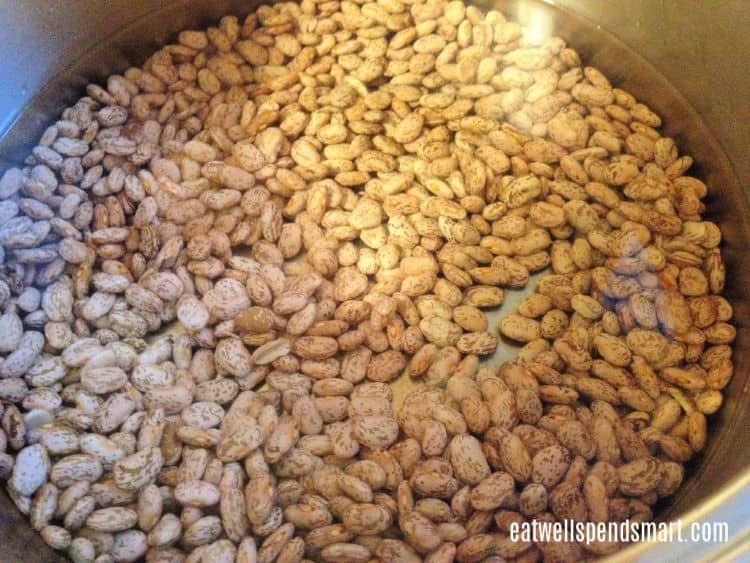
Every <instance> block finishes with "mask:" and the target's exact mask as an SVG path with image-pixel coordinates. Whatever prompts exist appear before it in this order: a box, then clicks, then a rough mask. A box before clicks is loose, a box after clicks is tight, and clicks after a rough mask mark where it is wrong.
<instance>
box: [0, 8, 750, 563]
mask: <svg viewBox="0 0 750 563" xmlns="http://www.w3.org/2000/svg"><path fill="white" fill-rule="evenodd" d="M256 4H257V2H247V0H171V1H165V0H108V1H107V2H101V1H100V0H69V1H66V2H54V3H50V2H47V1H45V0H25V1H24V2H0V22H2V23H3V26H2V28H0V45H2V49H1V50H0V85H2V86H1V87H0V171H1V170H3V169H5V168H7V167H9V166H11V165H13V164H18V163H19V162H21V161H22V160H23V158H24V157H25V156H26V155H27V154H28V153H29V150H30V149H31V147H32V146H33V144H34V141H35V139H37V138H38V137H39V135H40V134H41V132H42V131H43V130H44V128H45V127H46V125H47V124H49V123H50V122H52V121H53V120H55V119H57V117H58V115H59V113H60V111H61V110H62V109H63V108H64V107H65V106H66V105H69V104H70V103H72V102H73V101H75V99H76V98H77V97H78V96H80V95H81V93H82V92H83V87H84V86H85V85H86V84H87V83H88V82H90V81H93V82H96V81H101V80H102V79H103V78H106V76H108V75H109V74H111V73H114V72H121V71H122V70H124V69H125V68H127V67H128V66H130V65H131V64H139V63H141V62H142V61H143V60H144V59H145V58H146V56H147V55H148V54H149V53H150V52H152V51H153V50H154V49H155V48H157V47H158V46H159V45H161V44H164V43H165V42H166V41H168V40H170V39H171V38H173V37H174V36H175V35H176V32H177V31H179V30H180V29H183V28H187V27H205V26H207V25H209V24H210V23H212V22H214V21H216V20H218V18H219V17H221V16H222V15H225V14H228V13H233V14H237V15H244V14H246V13H248V12H249V11H250V10H251V9H252V8H253V7H254V6H255V5H256ZM476 4H477V5H478V6H480V7H482V8H490V7H498V8H500V9H502V10H503V11H505V12H506V13H508V14H509V15H511V16H513V17H515V18H517V19H519V20H520V21H521V22H522V23H523V24H524V25H529V26H532V27H534V28H535V29H537V30H539V32H540V33H544V32H548V31H554V33H555V34H558V35H561V36H562V37H563V38H565V39H566V40H567V41H568V42H569V43H570V44H571V45H572V46H574V47H575V48H577V49H578V50H579V52H580V53H581V54H582V56H583V58H584V60H586V61H587V62H589V63H591V64H593V65H595V66H598V67H599V68H601V69H603V70H604V71H605V73H606V74H607V76H609V77H610V78H612V79H613V81H614V82H615V83H616V84H617V85H618V86H622V87H623V88H626V89H628V90H630V91H632V92H633V93H634V94H635V95H636V96H637V97H638V98H640V99H643V100H644V101H646V102H648V103H649V104H650V105H651V106H652V107H653V108H654V109H655V110H656V111H658V112H659V113H660V114H661V115H662V116H664V118H665V122H666V133H667V134H668V135H671V136H674V137H675V138H676V139H677V140H678V143H679V146H680V148H681V149H682V151H684V152H687V153H689V154H691V155H693V156H694V157H695V158H696V162H697V165H696V167H695V170H694V171H692V173H693V174H697V175H699V176H700V177H701V178H702V179H703V180H704V181H706V183H707V184H708V185H709V188H710V196H709V198H708V200H707V202H706V203H707V207H708V210H709V213H708V214H709V216H710V217H711V218H712V219H713V220H715V221H717V222H718V223H719V224H720V225H721V228H722V231H723V233H724V241H725V242H724V246H723V251H724V254H725V258H726V262H727V269H728V276H727V277H728V284H727V285H728V287H727V296H728V298H729V299H730V300H731V301H732V303H733V305H734V307H735V320H736V322H737V325H738V329H739V330H738V338H737V344H736V352H735V362H736V372H735V376H734V379H733V380H732V382H731V384H730V386H729V388H728V389H727V394H726V402H725V405H724V407H723V408H722V410H721V411H720V413H719V414H718V415H716V416H714V417H712V419H711V423H710V424H711V426H710V428H711V431H712V432H711V435H710V439H709V444H708V446H707V448H706V450H705V452H704V453H703V454H702V455H701V456H700V457H699V458H697V459H696V460H694V461H693V462H691V464H690V466H689V468H688V479H687V480H686V482H685V484H684V485H683V487H682V488H681V489H680V491H679V492H678V494H677V495H676V496H675V497H674V498H673V499H671V501H670V503H669V504H668V505H665V506H664V507H663V509H662V511H661V513H660V514H659V517H660V518H662V519H677V518H681V519H682V520H683V522H684V524H685V525H687V524H688V523H689V522H690V521H711V520H718V521H727V522H729V531H730V542H729V543H728V544H724V545H710V544H694V543H685V544H660V545H636V546H632V547H630V548H629V549H628V550H626V551H625V552H623V553H621V554H619V555H617V556H616V557H614V558H613V559H616V560H620V561H633V560H639V561H654V560H658V561H678V560H681V561H704V560H705V561H718V560H726V561H730V560H738V559H745V560H747V559H748V558H749V557H750V555H748V553H750V551H748V550H749V549H750V548H748V547H747V545H746V542H748V541H750V468H748V467H749V463H748V462H750V448H747V447H745V442H746V437H747V436H748V435H750V402H749V401H748V400H747V397H746V393H747V390H748V383H749V381H748V372H749V371H750V370H749V369H748V368H749V367H750V331H748V321H749V320H750V309H749V308H750V297H749V294H750V291H749V290H750V283H748V279H750V226H748V224H747V221H746V218H747V217H748V216H749V215H748V190H749V189H750V159H747V158H746V154H745V153H746V149H747V141H748V139H750V106H749V105H748V100H750V74H748V72H747V71H748V67H747V61H749V60H750V36H748V34H747V33H746V31H747V29H750V3H747V2H743V1H742V0H724V1H723V2H718V1H713V2H705V1H703V0H683V1H680V2H677V1H674V2H664V1H661V0H642V1H641V2H610V1H602V0H554V1H550V2H548V3H546V4H543V3H539V2H537V1H536V0H528V1H526V0H494V1H493V0H477V1H476ZM636 51H637V52H638V53H639V54H640V55H637V54H635V52H636ZM678 92H680V93H681V94H680V93H678ZM0 538H2V543H0V559H1V560H2V561H5V562H6V563H16V562H22V561H23V562H24V563H32V562H42V561H44V562H49V561H58V560H61V557H60V555H59V554H57V553H53V552H52V551H51V550H49V548H47V547H46V546H45V545H44V544H43V543H42V541H41V540H40V539H39V538H38V537H37V536H36V534H35V533H34V532H33V531H32V530H31V529H30V527H29V526H28V524H27V522H26V520H25V518H24V517H22V516H21V515H20V514H19V513H18V512H17V511H16V510H15V508H14V507H13V505H12V503H11V502H10V501H9V499H8V498H7V497H6V496H5V495H0ZM748 545H750V544H748Z"/></svg>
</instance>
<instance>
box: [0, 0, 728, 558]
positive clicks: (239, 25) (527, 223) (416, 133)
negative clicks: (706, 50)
mask: <svg viewBox="0 0 750 563" xmlns="http://www.w3.org/2000/svg"><path fill="white" fill-rule="evenodd" d="M660 126H661V119H660V118H659V116H658V115H656V114H655V113H654V112H653V111H652V110H650V109H649V108H648V107H647V106H646V105H644V104H642V103H639V102H638V101H636V99H635V98H634V97H633V96H632V95H631V94H629V93H628V92H625V91H623V90H621V89H618V88H613V87H612V85H611V84H610V82H609V81H608V79H607V78H606V77H605V76H604V75H603V74H602V73H601V72H599V71H598V70H596V69H595V68H592V67H584V66H582V65H581V61H580V58H579V56H578V54H577V53H576V52H575V51H574V50H573V49H571V48H569V47H567V46H566V44H565V42H564V41H563V40H562V39H559V38H547V39H543V40H540V41H536V42H534V41H532V40H530V39H525V38H524V30H523V29H522V28H521V27H520V26H519V25H518V24H517V23H514V22H510V21H506V19H505V17H504V16H503V15H502V14H501V13H500V12H497V11H490V12H488V13H487V14H484V13H482V12H481V11H479V10H478V9H477V8H475V7H472V6H466V5H465V4H464V3H463V2H462V1H460V0H452V1H449V2H445V1H444V0H426V1H421V0H419V1H413V0H378V2H369V1H367V2H349V1H333V0H331V1H314V0H302V1H301V3H299V4H297V3H279V4H275V5H273V6H261V7H259V8H258V9H257V10H256V11H255V12H253V13H252V14H250V15H249V16H248V17H247V18H246V19H245V20H244V21H239V20H238V19H237V18H236V17H231V16H227V17H224V18H222V19H221V21H220V22H219V24H218V26H217V27H211V28H208V29H207V30H206V31H183V32H182V33H180V34H179V37H178V40H177V42H176V43H174V44H170V45H167V46H165V47H164V48H162V49H161V50H159V51H158V52H156V53H155V54H154V55H153V56H151V57H150V58H149V59H148V60H147V61H146V63H145V64H144V66H143V67H142V68H130V69H128V70H127V71H126V72H124V73H123V75H114V76H111V77H109V79H108V80H107V84H106V87H104V86H98V85H95V84H91V85H89V86H88V88H87V96H86V97H83V98H81V99H80V100H79V101H78V102H77V103H76V104H75V105H74V106H73V107H71V108H69V109H66V110H65V111H64V112H63V114H62V118H61V120H59V121H58V122H57V123H55V124H54V125H52V126H50V127H49V128H48V129H47V130H46V132H45V133H44V135H43V136H42V138H41V139H40V140H39V143H38V146H36V147H35V148H34V149H33V151H32V154H31V156H29V157H28V159H27V160H26V162H25V165H24V166H23V167H20V168H12V169H10V170H7V171H6V172H5V174H4V175H3V176H2V179H0V245H1V246H0V250H2V269H1V272H0V302H1V303H2V311H3V314H2V316H0V352H2V355H3V358H2V360H0V400H1V401H2V407H1V408H0V414H2V432H0V452H5V453H0V477H2V478H3V479H5V480H7V490H8V493H9V494H10V496H11V498H12V499H13V501H14V502H15V504H16V506H17V507H18V509H19V510H21V511H22V512H23V513H25V514H27V515H28V518H29V520H30V522H31V525H32V526H33V528H34V529H35V530H38V531H39V532H40V534H41V536H42V538H43V539H44V541H45V542H47V543H48V544H49V545H50V546H52V547H54V548H55V549H59V550H62V551H64V552H65V553H66V554H67V555H68V556H69V557H70V558H71V559H72V560H73V561H75V562H78V563H90V562H96V563H109V562H128V561H136V560H140V559H145V560H146V561H149V562H157V561H158V562H175V563H177V562H183V561H184V562H186V563H190V562H192V563H199V562H205V563H209V562H210V563H216V562H231V561H237V562H241V563H254V562H256V561H257V562H263V563H271V562H274V561H275V562H278V563H297V562H301V561H323V562H328V563H366V562H373V563H375V562H382V563H391V562H392V563H397V562H398V563H410V562H419V561H425V562H427V563H442V562H446V563H447V562H450V561H454V560H455V561H459V562H461V563H470V562H479V561H483V562H486V563H499V562H503V561H518V562H533V561H541V560H546V561H577V560H581V559H586V558H591V557H596V556H599V555H603V554H608V553H611V552H613V551H615V550H617V549H618V548H620V547H621V546H620V545H618V544H615V543H608V542H593V543H589V544H580V545H579V544H575V543H555V542H539V543H536V544H534V543H530V542H523V541H517V542H513V541H511V540H510V537H509V529H510V527H511V525H512V524H513V523H517V522H524V521H531V520H540V521H547V522H552V521H556V520H557V521H560V520H575V521H592V522H606V521H622V520H625V519H631V520H634V521H635V520H648V519H650V518H652V507H653V506H654V504H655V503H656V502H657V500H658V499H660V498H662V497H667V496H669V495H671V494H672V493H674V491H675V490H676V489H677V488H678V487H679V486H680V483H681V481H682V480H683V471H684V470H683V464H684V463H685V462H687V461H688V460H689V459H690V458H692V457H693V456H694V455H695V454H696V453H698V452H700V451H701V449H702V448H703V447H704V444H705V441H706V415H710V414H712V413H714V412H716V411H717V409H719V407H720V406H721V403H722V389H723V388H724V387H725V386H726V385H727V383H728V382H729V380H730V378H731V376H732V372H733V365H732V349H731V347H730V345H731V343H732V341H733V340H734V337H735V329H734V327H733V326H732V325H731V324H730V319H731V317H732V308H731V306H730V304H729V303H728V302H727V301H726V300H725V299H724V298H722V297H721V295H720V294H721V292H722V289H723V286H724V278H725V272H724V266H723V263H722V259H721V254H720V251H719V249H718V246H719V243H720V240H721V233H720V231H719V229H718V228H717V226H716V225H715V224H713V223H711V222H708V221H703V220H702V219H701V213H702V212H703V211H704V204H703V203H702V200H703V199H704V197H705V196H706V195H707V187H706V185H705V184H704V183H703V182H701V181H700V180H698V179H696V178H693V177H690V176H686V175H685V173H686V172H687V171H688V169H689V168H690V167H691V164H692V159H691V158H690V157H689V156H680V155H679V154H678V151H677V147H676V146H675V142H674V140H673V139H671V138H668V137H663V136H662V135H661V134H660V133H659V127H660ZM547 269H549V270H550V271H549V272H548V273H546V274H545V275H543V276H542V277H541V278H540V279H539V280H538V282H535V287H534V291H533V293H531V294H530V295H528V296H527V297H526V298H525V299H524V300H523V301H522V302H521V304H520V306H519V307H518V311H517V312H516V313H510V312H508V314H506V315H504V316H503V317H502V319H501V320H500V322H499V325H498V327H489V326H488V321H487V318H486V316H485V312H484V310H486V309H492V308H496V307H498V306H500V305H502V303H503V300H504V289H508V288H512V289H519V288H523V287H524V286H526V284H527V282H528V280H529V277H530V274H532V273H535V272H542V271H544V270H547ZM172 325H177V328H176V329H175V328H172V329H171V330H170V332H168V333H167V334H163V335H161V336H159V337H157V338H152V337H150V338H149V339H148V340H146V337H147V336H148V335H151V334H153V333H157V332H159V331H162V330H167V329H168V327H170V326H172ZM501 337H503V338H507V339H509V340H511V341H515V342H517V343H520V344H522V347H521V348H520V351H519V352H518V356H517V359H516V361H514V362H510V363H505V364H503V365H502V366H501V367H500V368H499V369H495V368H490V367H487V364H486V363H482V362H481V361H480V358H481V357H488V356H491V355H492V354H493V353H494V352H495V351H496V349H497V347H498V346H499V345H500V346H504V345H505V344H504V343H503V341H502V340H501ZM402 374H405V375H403V377H408V378H412V379H413V380H414V382H415V384H414V385H413V389H412V390H411V391H410V392H409V393H408V395H407V396H406V397H402V399H403V401H402V403H401V404H399V405H398V407H396V406H394V395H393V388H392V386H391V382H394V381H396V380H397V379H399V378H400V377H402Z"/></svg>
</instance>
